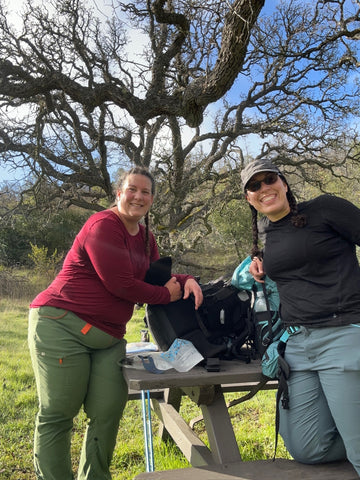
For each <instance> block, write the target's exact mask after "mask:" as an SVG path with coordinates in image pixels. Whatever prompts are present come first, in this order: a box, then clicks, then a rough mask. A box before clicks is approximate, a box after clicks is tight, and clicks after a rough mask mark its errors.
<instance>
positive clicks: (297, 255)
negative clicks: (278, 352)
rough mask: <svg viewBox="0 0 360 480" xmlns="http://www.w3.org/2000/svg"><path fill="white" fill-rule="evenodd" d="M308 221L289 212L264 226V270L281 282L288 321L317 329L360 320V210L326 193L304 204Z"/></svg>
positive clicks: (283, 310) (301, 206) (302, 209)
mask: <svg viewBox="0 0 360 480" xmlns="http://www.w3.org/2000/svg"><path fill="white" fill-rule="evenodd" d="M299 213H303V214H305V215H306V217H307V225H306V226H305V227H303V228H297V227H295V226H293V225H292V223H291V220H290V217H291V215H290V214H289V215H287V216H286V217H284V218H282V219H281V220H279V221H277V222H269V223H268V225H267V226H266V227H265V234H266V245H265V248H264V268H265V271H266V273H267V274H268V275H269V277H270V278H271V279H272V280H274V281H275V282H276V284H277V287H278V290H279V295H280V303H281V307H280V313H281V318H282V320H283V321H284V323H285V325H305V326H313V327H322V326H336V325H347V324H350V323H359V322H360V268H359V263H358V260H357V257H356V245H360V209H359V208H357V207H355V205H353V204H352V203H350V202H348V201H347V200H344V199H341V198H339V197H335V196H330V195H321V196H319V197H317V198H315V199H313V200H310V201H307V202H303V203H300V204H299Z"/></svg>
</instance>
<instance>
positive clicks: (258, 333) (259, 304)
mask: <svg viewBox="0 0 360 480" xmlns="http://www.w3.org/2000/svg"><path fill="white" fill-rule="evenodd" d="M250 263H251V258H250V256H248V257H246V258H245V260H243V261H242V262H241V263H240V265H239V266H238V267H237V268H236V269H235V271H234V273H233V276H232V280H231V284H232V285H233V286H235V287H236V288H238V289H240V290H247V291H248V292H251V294H252V297H253V298H252V305H251V307H252V308H251V310H252V316H251V319H252V323H253V326H254V337H255V338H254V344H255V346H256V349H257V351H258V353H259V355H260V357H261V366H262V372H263V374H264V375H266V376H267V377H269V378H277V377H278V370H279V367H278V357H279V353H278V346H279V342H280V338H281V341H284V342H286V340H287V336H288V334H287V332H286V330H285V328H284V326H283V324H282V321H281V318H280V316H279V305H280V298H279V293H278V290H277V287H276V283H275V282H274V281H272V280H271V279H270V278H269V277H268V276H265V282H264V283H260V282H257V281H256V280H255V279H254V277H253V276H252V275H251V273H250V272H249V267H250ZM285 337H286V339H285Z"/></svg>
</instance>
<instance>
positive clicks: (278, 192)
mask: <svg viewBox="0 0 360 480" xmlns="http://www.w3.org/2000/svg"><path fill="white" fill-rule="evenodd" d="M267 175H269V172H261V173H257V174H256V175H254V176H253V177H252V178H251V179H250V180H249V182H248V183H247V186H249V187H250V189H247V190H246V199H247V201H248V202H249V203H250V205H252V206H253V207H254V208H255V209H256V210H257V211H258V212H260V213H263V214H264V215H266V216H267V217H268V218H269V220H271V221H272V222H276V221H277V220H280V219H281V218H283V217H285V216H286V215H287V214H288V213H289V212H290V206H289V202H288V199H287V196H286V192H287V191H288V187H287V185H286V183H285V182H284V181H283V180H282V179H281V178H280V177H279V176H278V175H277V178H276V180H275V181H274V182H273V183H270V184H268V185H267V184H266V182H267V180H266V181H265V182H264V181H263V180H264V179H266V177H267ZM272 175H274V174H272ZM254 182H260V188H258V189H257V190H256V191H251V185H252V184H254ZM255 185H256V183H255ZM256 187H259V184H257V185H256Z"/></svg>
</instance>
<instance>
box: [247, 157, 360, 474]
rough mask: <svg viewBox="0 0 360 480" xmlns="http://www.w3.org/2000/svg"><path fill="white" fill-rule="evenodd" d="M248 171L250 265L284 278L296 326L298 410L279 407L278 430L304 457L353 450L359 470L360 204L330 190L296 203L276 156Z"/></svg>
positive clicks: (283, 296) (326, 457)
mask: <svg viewBox="0 0 360 480" xmlns="http://www.w3.org/2000/svg"><path fill="white" fill-rule="evenodd" d="M241 176H242V181H243V185H244V189H245V195H246V199H247V201H248V202H249V205H250V208H251V211H252V218H253V249H252V258H253V262H252V264H251V267H250V272H251V273H252V274H253V275H254V278H255V279H256V280H257V281H261V278H262V277H263V276H264V274H265V272H266V274H267V275H268V276H269V277H270V278H271V279H272V280H273V281H275V282H276V284H277V287H278V291H279V296H280V313H281V318H282V320H283V322H284V324H285V326H287V327H290V326H291V327H297V328H295V329H294V328H293V329H292V330H291V331H292V332H294V331H295V330H296V333H295V334H292V335H291V336H290V338H289V340H288V342H287V346H286V351H285V360H286V361H287V363H288V364H289V366H290V369H291V374H290V378H289V381H288V384H289V398H290V402H289V405H290V408H289V409H286V410H285V409H281V411H280V434H281V435H282V437H283V439H284V442H285V445H286V447H287V449H288V450H289V452H290V454H291V455H292V456H293V457H294V458H295V459H296V460H298V461H300V462H303V463H324V462H330V461H335V460H340V459H344V458H346V457H347V458H348V459H349V460H350V462H351V463H352V464H353V466H354V468H355V470H356V471H357V473H358V475H359V476H360V348H359V346H360V268H359V263H358V261H357V257H356V245H360V209H358V208H357V207H355V206H354V205H353V204H352V203H350V202H348V201H346V200H343V199H341V198H338V197H335V196H330V195H321V196H319V197H317V198H315V199H313V200H310V201H307V202H302V203H300V204H297V203H296V200H295V197H294V195H293V193H292V192H291V189H290V187H289V185H288V183H287V181H286V179H285V177H284V176H283V175H282V173H281V172H280V170H279V169H278V167H277V166H276V165H275V164H273V163H272V162H271V161H269V160H257V161H254V162H251V163H249V164H248V165H247V166H246V167H245V169H244V170H243V171H242V173H241ZM258 212H259V213H261V214H262V218H261V220H260V221H258ZM260 226H261V227H260ZM259 230H260V233H263V234H264V238H265V242H264V243H265V246H264V248H263V250H260V248H259V246H258V237H259Z"/></svg>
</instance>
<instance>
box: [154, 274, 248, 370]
mask: <svg viewBox="0 0 360 480" xmlns="http://www.w3.org/2000/svg"><path fill="white" fill-rule="evenodd" d="M200 286H201V289H202V292H203V296H204V300H203V303H202V305H201V306H200V307H199V309H198V310H195V307H194V301H193V299H192V298H188V299H186V300H184V299H180V300H178V301H177V302H171V303H169V304H167V305H147V306H146V323H147V326H148V328H149V330H150V333H151V335H152V337H153V339H154V341H155V342H156V343H157V345H158V346H159V348H160V349H161V350H163V351H165V350H167V349H168V348H169V347H170V345H171V344H172V342H173V341H174V340H175V338H183V339H185V340H189V341H191V342H192V343H193V345H194V346H195V347H196V349H197V350H198V351H199V352H200V353H201V355H202V356H203V357H204V359H205V363H206V362H207V360H208V359H210V358H222V359H227V360H231V359H233V358H239V359H242V360H244V361H247V362H249V361H250V360H251V358H252V355H253V351H252V349H251V348H250V345H249V343H248V340H249V338H250V336H251V333H252V332H251V330H252V325H251V322H250V315H249V312H250V295H249V294H248V293H247V292H246V291H239V290H238V289H237V288H236V287H234V286H232V285H230V283H229V282H226V281H225V280H223V279H218V280H215V281H213V282H209V283H206V284H203V285H201V284H200ZM210 363H212V364H213V365H214V362H207V365H209V364H210ZM214 368H215V367H214Z"/></svg>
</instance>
